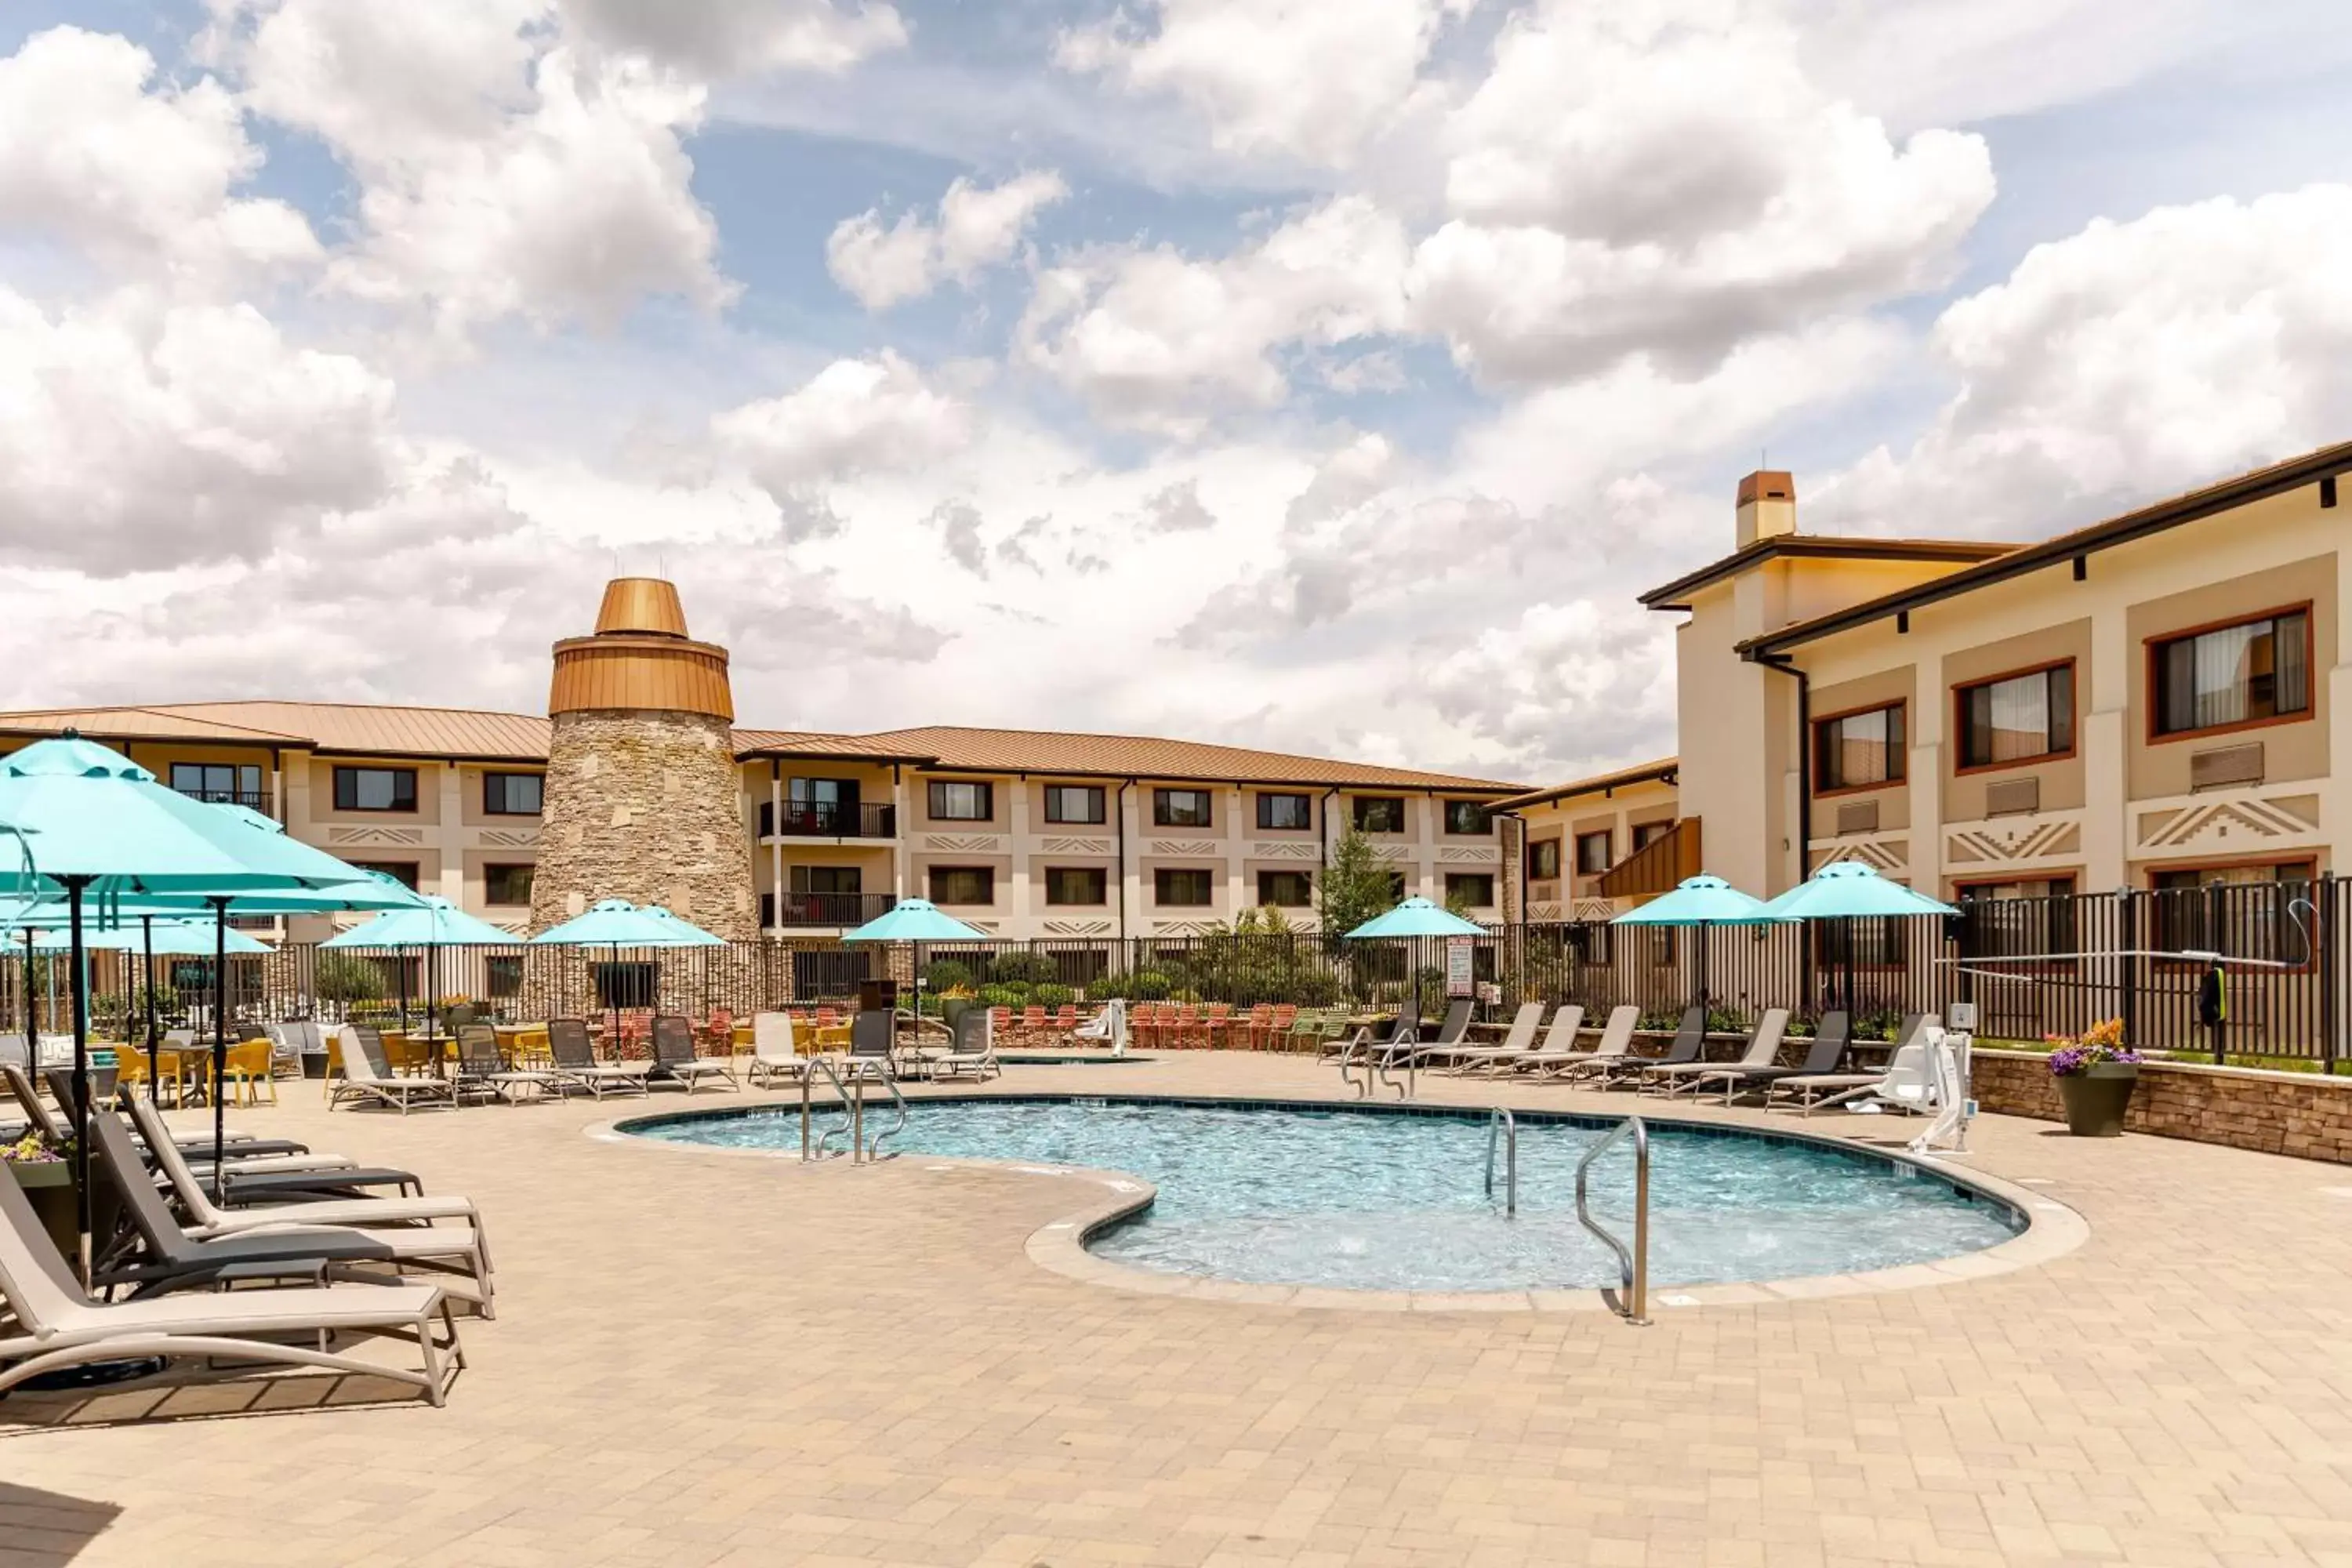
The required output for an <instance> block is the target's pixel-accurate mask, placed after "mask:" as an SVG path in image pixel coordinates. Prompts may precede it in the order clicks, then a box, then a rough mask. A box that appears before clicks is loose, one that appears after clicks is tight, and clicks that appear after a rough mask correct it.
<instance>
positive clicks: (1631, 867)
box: [1594, 816, 1700, 899]
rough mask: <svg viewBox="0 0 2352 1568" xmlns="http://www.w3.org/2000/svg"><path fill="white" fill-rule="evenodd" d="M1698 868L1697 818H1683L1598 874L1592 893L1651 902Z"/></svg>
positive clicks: (1691, 875) (1696, 872)
mask: <svg viewBox="0 0 2352 1568" xmlns="http://www.w3.org/2000/svg"><path fill="white" fill-rule="evenodd" d="M1699 869H1700V867H1699V833H1698V818H1697V817H1696V816H1685V817H1684V818H1683V819H1682V820H1680V821H1679V822H1676V823H1675V825H1674V826H1672V827H1670V828H1668V829H1667V830H1666V831H1665V832H1664V833H1662V834H1660V835H1659V836H1658V837H1655V838H1653V839H1651V840H1650V841H1649V842H1648V843H1647V844H1645V845H1643V846H1642V847H1641V848H1639V849H1636V850H1634V851H1633V853H1632V854H1631V855H1628V856H1626V857H1625V858H1623V859H1622V860H1620V861H1618V862H1617V864H1615V865H1614V866H1612V867H1610V868H1609V869H1608V870H1606V871H1604V872H1602V873H1601V878H1600V880H1599V882H1598V883H1597V884H1596V885H1595V888H1594V890H1595V891H1597V892H1598V893H1599V894H1600V895H1601V897H1602V898H1604V899H1651V898H1655V897H1657V896H1658V895H1659V894H1660V893H1665V892H1671V891H1673V890H1674V888H1675V884H1677V883H1679V882H1680V881H1681V880H1682V879H1684V878H1685V877H1696V876H1697V875H1698V874H1699Z"/></svg>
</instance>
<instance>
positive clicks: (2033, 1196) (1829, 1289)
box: [583, 1091, 2091, 1317]
mask: <svg viewBox="0 0 2352 1568" xmlns="http://www.w3.org/2000/svg"><path fill="white" fill-rule="evenodd" d="M919 1098H920V1100H923V1101H929V1102H933V1103H985V1102H987V1101H989V1100H995V1099H999V1098H1001V1097H1000V1096H995V1095H989V1094H971V1095H962V1094H942V1095H924V1096H921V1097H919ZM1022 1098H1035V1099H1043V1100H1063V1099H1069V1100H1105V1099H1109V1100H1156V1099H1168V1100H1183V1101H1187V1102H1195V1103H1205V1104H1218V1103H1224V1104H1234V1105H1249V1104H1255V1105H1265V1104H1269V1103H1276V1102H1278V1103H1280V1104H1281V1105H1283V1106H1285V1107H1295V1108H1297V1109H1300V1110H1359V1111H1361V1110H1368V1109H1370V1108H1368V1107H1367V1106H1366V1105H1365V1104H1364V1103H1363V1102H1362V1101H1360V1100H1290V1099H1286V1098H1282V1097H1277V1096H1268V1095H1264V1094H1255V1095H1246V1096H1244V1095H1232V1096H1221V1095H1212V1094H1197V1093H1195V1094H1186V1095H1182V1096H1153V1095H1142V1096H1137V1095H1118V1094H1116V1093H1114V1094H1109V1095H1105V1094H1103V1093H1101V1092H1099V1091H1097V1092H1092V1093H1072V1094H1067V1095H1063V1094H1044V1095H1026V1094H1024V1096H1023V1097H1022ZM782 1103H783V1102H771V1103H767V1104H752V1105H744V1104H741V1103H740V1102H739V1103H738V1104H736V1105H733V1106H728V1107H718V1106H714V1107H711V1108H710V1109H709V1110H704V1111H695V1110H676V1111H663V1112H660V1113H657V1114H650V1115H638V1116H633V1117H625V1118H622V1119H620V1120H618V1121H601V1122H597V1123H594V1124H593V1125H591V1126H590V1127H588V1128H586V1129H584V1130H583V1131H584V1132H585V1134H586V1135H587V1136H589V1137H591V1138H594V1139H597V1140H599V1141H600V1142H615V1143H634V1144H639V1145H644V1146H647V1147H653V1148H661V1149H670V1150H675V1151H679V1152H686V1153H690V1154H721V1155H730V1156H735V1157H738V1158H749V1159H754V1160H782V1161H786V1162H789V1163H793V1164H795V1165H797V1164H799V1163H800V1154H799V1152H798V1151H796V1150H783V1149H734V1148H727V1147H724V1146H721V1145H718V1144H710V1143H687V1142H673V1141H671V1140H667V1139H661V1138H649V1137H646V1136H645V1135H643V1134H642V1133H639V1132H636V1131H632V1129H633V1128H634V1127H635V1126H636V1125H639V1124H643V1123H648V1122H661V1123H667V1124H674V1123H676V1122H678V1121H700V1120H712V1121H716V1120H719V1119H722V1118H729V1117H735V1116H741V1115H745V1114H748V1113H752V1112H756V1111H760V1110H776V1109H780V1108H782ZM816 1103H818V1104H822V1105H827V1106H830V1105H831V1103H832V1102H831V1101H830V1100H825V1101H818V1102H816ZM1431 1109H1432V1110H1433V1111H1436V1112H1438V1113H1444V1112H1447V1111H1452V1110H1461V1111H1463V1112H1464V1113H1465V1114H1466V1113H1469V1109H1470V1108H1467V1107H1459V1108H1457V1107H1446V1106H1433V1107H1432V1108H1431ZM1560 1114H1562V1115H1566V1116H1573V1117H1576V1118H1581V1119H1584V1120H1588V1121H1622V1120H1623V1119H1624V1118H1623V1116H1622V1115H1612V1114H1609V1113H1605V1112H1588V1111H1582V1110H1579V1111H1574V1112H1561V1113H1560ZM1642 1120H1643V1121H1644V1122H1646V1123H1648V1124H1650V1125H1652V1126H1657V1127H1674V1128H1686V1129H1696V1130H1700V1131H1708V1132H1716V1133H1720V1132H1723V1131H1726V1130H1729V1131H1734V1132H1743V1131H1744V1132H1748V1133H1751V1134H1753V1135H1755V1136H1757V1137H1759V1138H1761V1137H1775V1138H1785V1139H1788V1140H1790V1141H1792V1142H1801V1143H1810V1144H1813V1145H1816V1146H1818V1147H1821V1148H1824V1149H1831V1150H1834V1151H1836V1152H1839V1153H1841V1154H1845V1155H1862V1156H1865V1157H1868V1158H1872V1159H1877V1160H1884V1161H1885V1162H1886V1163H1888V1164H1892V1165H1907V1166H1911V1167H1914V1168H1916V1169H1917V1170H1920V1171H1924V1172H1926V1173H1929V1174H1931V1175H1933V1176H1935V1177H1936V1178H1937V1179H1938V1180H1940V1181H1945V1182H1949V1183H1951V1184H1954V1185H1955V1186H1959V1187H1965V1188H1968V1189H1969V1190H1970V1191H1971V1192H1973V1193H1975V1194H1979V1196H1981V1197H1984V1198H1986V1199H1989V1200H1990V1201H1991V1202H1994V1203H1997V1204H2000V1205H2003V1206H2004V1207H2006V1208H2008V1209H2009V1210H2010V1211H2011V1213H2013V1214H2014V1215H2017V1216H2018V1217H2019V1218H2020V1219H2021V1220H2022V1221H2023V1223H2024V1227H2025V1228H2024V1229H2022V1230H2021V1231H2020V1232H2019V1233H2018V1234H2017V1235H2015V1236H2013V1237H2011V1238H2010V1239H2009V1240H2007V1241H2003V1242H1999V1243H1996V1244H1995V1245H1993V1246H1991V1247H1982V1248H1979V1250H1977V1251H1975V1252H1963V1253H1959V1254H1958V1255H1956V1256H1954V1257H1951V1258H1938V1259H1937V1260H1936V1261H1935V1262H1932V1263H1905V1264H1899V1265H1897V1266H1895V1267H1894V1268H1873V1269H1864V1270H1860V1271H1857V1272H1854V1273H1850V1274H1807V1275H1793V1276H1790V1277H1789V1278H1787V1279H1761V1280H1742V1281H1739V1282H1738V1283H1732V1284H1717V1285H1681V1286H1673V1285H1669V1286H1653V1287H1652V1288H1651V1291H1650V1305H1651V1309H1652V1314H1653V1316H1654V1317H1655V1316H1657V1315H1660V1314H1661V1313H1663V1312H1666V1311H1675V1312H1679V1311H1685V1310H1695V1309H1699V1308H1706V1307H1733V1306H1750V1307H1752V1306H1764V1305H1769V1304H1772V1303H1775V1302H1788V1301H1808V1300H1828V1299H1831V1298H1834V1297H1841V1296H1868V1295H1877V1294H1880V1293H1883V1292H1889V1291H1896V1290H1920V1289H1931V1288H1936V1287H1941V1286H1948V1285H1961V1284H1967V1283H1969V1282H1970V1281H1973V1280H1979V1279H1993V1278H1996V1277H1998V1276H2000V1275H2003V1274H2013V1273H2016V1272H2018V1271H2019V1270H2021V1269H2025V1268H2039V1267H2041V1266H2042V1265H2043V1264H2047V1263H2051V1262H2053V1261H2055V1260H2056V1259H2058V1258H2063V1257H2065V1256H2066V1255H2067V1254H2068V1253H2070V1252H2073V1251H2074V1250H2075V1249H2076V1248H2077V1247H2081V1246H2082V1245H2083V1244H2084V1242H2085V1241H2087V1240H2089V1239H2090V1235H2091V1226H2090V1222H2089V1221H2088V1220H2086V1219H2084V1217H2083V1215H2081V1213H2079V1212H2078V1211H2077V1210H2075V1209H2074V1207H2073V1206H2072V1205H2067V1204H2063V1203H2060V1202H2059V1201H2058V1200H2056V1199H2055V1198H2053V1197H2050V1196H2049V1195H2047V1194H2043V1193H2039V1192H2036V1191H2034V1190H2032V1188H2029V1187H2025V1186H2021V1185H2019V1184H2016V1183H2013V1182H2010V1181H2007V1180H2005V1179H2003V1178H2001V1177H2000V1176H1996V1175H1993V1174H1991V1173H1988V1172H1985V1171H1980V1170H1978V1169H1976V1168H1975V1167H1974V1166H1970V1165H1961V1164H1956V1163H1952V1162H1950V1161H1948V1160H1945V1159H1942V1158H1939V1157H1937V1156H1935V1155H1929V1154H1915V1153H1913V1152H1910V1151H1909V1150H1907V1149H1906V1150H1897V1149H1885V1148H1881V1147H1879V1146H1878V1145H1876V1144H1872V1143H1865V1142H1861V1141H1859V1140H1856V1139H1850V1138H1840V1137H1837V1136H1835V1135H1833V1134H1830V1133H1825V1132H1821V1131H1815V1130H1813V1129H1810V1128H1808V1129H1802V1130H1800V1129H1796V1128H1785V1129H1784V1128H1780V1127H1777V1126H1775V1127H1762V1128H1756V1127H1749V1126H1748V1124H1746V1123H1744V1122H1736V1121H1715V1120H1712V1119H1709V1120H1694V1119H1691V1118H1687V1117H1677V1116H1652V1115H1647V1114H1643V1116H1642ZM900 1160H904V1161H906V1162H908V1163H909V1164H912V1165H916V1166H919V1167H921V1168H924V1169H927V1170H934V1171H949V1170H957V1169H966V1170H974V1171H995V1172H1009V1173H1015V1174H1020V1175H1033V1176H1043V1177H1045V1178H1048V1179H1053V1180H1065V1181H1076V1182H1080V1183H1083V1184H1087V1185H1089V1186H1093V1187H1097V1188H1100V1189H1102V1192H1101V1195H1100V1196H1099V1197H1098V1198H1097V1199H1096V1200H1095V1201H1093V1202H1090V1203H1087V1204H1085V1205H1081V1206H1079V1207H1077V1208H1075V1209H1072V1210H1071V1211H1069V1212H1068V1213H1067V1214H1065V1215H1061V1216H1059V1217H1058V1218H1055V1219H1053V1220H1049V1221H1047V1222H1046V1223H1045V1224H1044V1225H1042V1226H1038V1227H1037V1228H1036V1229H1035V1230H1034V1231H1031V1232H1030V1233H1029V1236H1028V1237H1027V1238H1026V1240H1025V1241H1024V1244H1023V1250H1024V1253H1025V1254H1026V1256H1027V1257H1028V1258H1029V1261H1030V1262H1031V1263H1033V1264H1034V1265H1035V1266H1036V1267H1038V1268H1043V1269H1045V1270H1047V1271H1048V1272H1050V1273H1054V1274H1059V1275H1061V1276H1062V1277H1064V1278H1065V1279H1075V1280H1078V1281H1080V1282H1081V1283H1084V1284H1088V1285H1098V1286H1101V1287H1103V1288H1104V1289H1112V1290H1123V1291H1126V1292H1128V1293H1129V1294H1130V1295H1139V1296H1164V1297H1181V1298H1183V1299H1184V1300H1193V1301H1222V1302H1231V1303H1236V1304H1241V1305H1247V1306H1260V1307H1304V1308H1309V1309H1318V1310H1339V1311H1356V1312H1600V1313H1608V1312H1610V1311H1611V1309H1610V1307H1609V1305H1608V1303H1607V1302H1606V1301H1604V1300H1601V1292H1600V1291H1599V1290H1598V1289H1591V1288H1586V1289H1525V1290H1358V1289H1345V1288H1341V1287H1336V1286H1328V1285H1262V1284H1254V1283H1250V1282H1248V1281H1244V1280H1239V1279H1219V1278H1218V1277H1216V1276H1214V1275H1207V1274H1175V1273H1167V1272H1163V1271H1161V1270H1159V1269H1154V1268H1136V1267H1135V1266H1133V1265H1131V1264H1126V1263H1116V1262H1113V1261H1112V1260H1110V1259H1109V1258H1104V1257H1101V1256H1100V1255H1099V1254H1097V1253H1094V1252H1091V1251H1089V1250H1087V1242H1088V1241H1090V1240H1092V1239H1093V1238H1094V1237H1097V1236H1098V1235H1100V1234H1101V1233H1102V1232H1104V1231H1106V1230H1108V1229H1109V1228H1110V1227H1111V1226H1115V1225H1117V1224H1118V1223H1119V1222H1120V1221H1122V1220H1124V1219H1126V1218H1128V1217H1129V1215H1134V1214H1136V1213H1139V1211H1141V1210H1142V1209H1144V1208H1147V1207H1149V1206H1150V1205H1151V1203H1152V1202H1153V1201H1154V1200H1155V1199H1157V1197H1158V1196H1159V1189H1158V1187H1156V1186H1155V1185H1154V1184H1152V1183H1151V1182H1150V1181H1149V1180H1147V1179H1146V1178H1144V1177H1142V1176H1139V1175H1136V1174H1133V1173H1129V1172H1124V1171H1110V1170H1100V1169H1097V1168H1094V1167H1091V1166H1085V1165H1056V1164H1048V1163H1040V1162H1037V1161H1032V1160H985V1159H976V1158H970V1157H966V1156H961V1155H946V1154H923V1153H919V1152H908V1153H905V1154H899V1155H894V1156H892V1158H891V1159H890V1160H889V1161H887V1162H885V1165H886V1168H887V1165H890V1164H896V1163H898V1162H899V1161H900ZM830 1163H831V1162H827V1164H830ZM817 1169H824V1166H819V1167H817Z"/></svg>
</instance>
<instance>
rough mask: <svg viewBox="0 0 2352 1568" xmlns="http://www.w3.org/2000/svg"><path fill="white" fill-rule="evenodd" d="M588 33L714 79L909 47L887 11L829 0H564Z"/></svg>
mask: <svg viewBox="0 0 2352 1568" xmlns="http://www.w3.org/2000/svg"><path fill="white" fill-rule="evenodd" d="M563 9H564V12H565V14H566V15H567V16H570V17H571V18H572V20H574V21H575V22H577V23H578V24H579V26H580V27H581V29H582V31H583V32H585V33H587V34H588V35H589V36H590V37H593V38H596V39H598V40H600V41H602V42H604V43H606V44H608V45H610V46H612V47H615V48H622V49H632V50H635V51H637V52H639V53H641V54H645V55H649V56H651V57H652V58H655V59H657V60H662V61H665V62H667V63H669V64H673V65H677V66H680V67H683V68H687V69H688V70H692V71H696V72H698V73H700V74H702V75H704V76H709V77H725V76H737V75H744V74H749V73H751V72H756V71H761V70H770V69H776V68H786V69H801V70H817V71H828V72H839V71H845V70H847V69H848V68H850V67H852V66H854V65H856V64H857V63H858V62H859V61H860V60H863V59H865V58H867V57H868V56H871V55H876V54H879V53H882V52H883V51H885V50H888V49H896V48H901V47H905V45H906V42H907V24H906V22H905V20H904V19H903V18H901V17H900V16H899V15H898V11H897V10H896V9H895V8H894V7H892V6H890V5H882V4H873V5H846V6H845V5H832V4H829V3H828V0H563Z"/></svg>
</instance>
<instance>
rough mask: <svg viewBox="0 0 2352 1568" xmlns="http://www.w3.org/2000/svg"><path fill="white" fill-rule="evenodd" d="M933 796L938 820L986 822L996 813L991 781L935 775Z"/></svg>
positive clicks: (934, 813)
mask: <svg viewBox="0 0 2352 1568" xmlns="http://www.w3.org/2000/svg"><path fill="white" fill-rule="evenodd" d="M930 799H931V819H932V820H933V821H935V822H987V821H989V820H991V819H992V818H993V817H994V816H996V792H995V790H994V788H993V787H992V786H991V785H988V784H961V783H958V782H957V781H955V780H952V779H933V780H932V781H931V792H930Z"/></svg>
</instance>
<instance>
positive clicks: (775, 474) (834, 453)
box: [710, 349, 971, 533]
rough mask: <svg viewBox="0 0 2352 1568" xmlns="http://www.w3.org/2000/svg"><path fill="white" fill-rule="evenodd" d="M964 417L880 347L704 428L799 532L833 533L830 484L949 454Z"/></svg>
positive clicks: (958, 441) (964, 426)
mask: <svg viewBox="0 0 2352 1568" xmlns="http://www.w3.org/2000/svg"><path fill="white" fill-rule="evenodd" d="M970 427H971V416H970V411H969V410H968V409H967V408H966V407H965V405H963V404H962V403H961V401H959V400H957V399H956V398H953V397H951V396H949V395H945V394H942V393H939V392H935V391H933V390H932V389H931V388H930V387H929V385H927V384H925V383H924V381H923V378H922V375H921V374H920V373H919V372H918V371H917V370H916V369H915V367H914V366H913V365H911V364H909V363H907V361H905V360H904V359H902V358H900V357H899V356H898V354H897V353H893V352H891V351H889V350H887V349H886V350H884V351H883V352H882V353H880V354H879V355H877V356H876V357H875V358H873V359H864V360H848V359H845V360H835V362H834V363H831V364H829V365H827V366H825V367H824V369H823V370H821V371H819V372H817V374H815V375H814V376H812V377H810V378H809V380H808V381H807V382H806V383H805V384H803V385H802V386H800V387H799V388H797V389H795V390H794V391H792V392H789V393H786V394H785V395H782V396H781V397H770V398H763V399H761V401H759V402H757V403H746V404H743V405H740V406H738V407H735V408H730V409H729V410H727V411H726V412H725V413H723V414H720V415H719V416H716V417H715V418H713V419H712V421H711V426H710V428H711V436H712V437H713V440H714V441H715V443H716V445H717V447H718V448H719V453H720V454H721V455H722V457H723V458H726V459H727V460H729V461H730V462H732V463H733V464H735V465H736V466H738V467H740V468H741V469H742V471H743V472H744V473H745V474H747V475H748V476H749V477H750V479H751V481H752V482H753V483H754V484H756V485H758V486H759V487H760V488H761V489H763V490H765V491H766V492H767V493H768V494H769V496H770V497H771V498H772V499H773V500H774V501H775V502H776V504H777V506H778V507H780V508H782V509H783V510H784V513H785V518H786V521H787V523H788V525H792V527H793V531H802V532H812V531H813V532H820V533H823V532H833V531H837V530H838V527H839V520H838V518H837V516H836V514H835V512H834V511H833V510H832V507H831V503H830V501H829V500H828V499H827V493H828V489H829V487H830V486H832V485H833V484H834V483H835V482H837V481H839V480H843V479H853V478H855V477H856V476H858V475H860V474H864V473H867V472H870V471H873V470H877V469H894V470H895V469H904V468H916V467H919V466H920V465H922V464H924V463H926V462H929V461H931V460H934V459H937V458H943V457H945V456H947V455H948V454H950V453H951V452H953V451H954V450H956V449H957V448H958V447H961V446H962V445H963V444H964V442H965V441H966V439H968V437H969V435H970Z"/></svg>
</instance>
